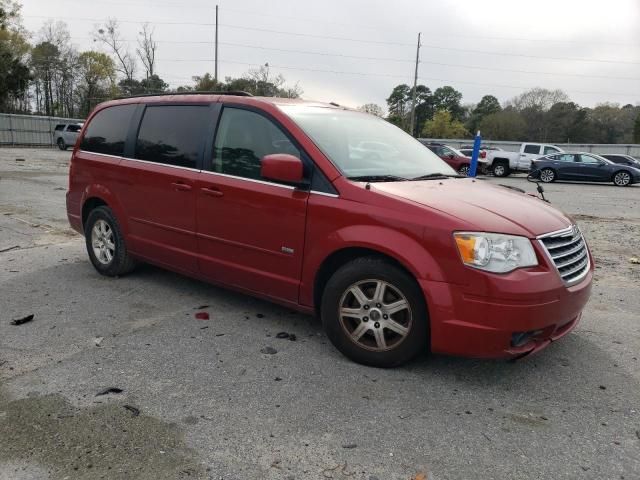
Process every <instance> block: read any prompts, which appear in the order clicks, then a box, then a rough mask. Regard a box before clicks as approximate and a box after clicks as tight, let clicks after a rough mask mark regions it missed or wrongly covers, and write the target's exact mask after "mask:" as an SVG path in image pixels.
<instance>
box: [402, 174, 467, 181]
mask: <svg viewBox="0 0 640 480" xmlns="http://www.w3.org/2000/svg"><path fill="white" fill-rule="evenodd" d="M445 178H467V177H465V176H463V175H457V174H455V175H449V174H446V173H428V174H426V175H420V176H419V177H415V178H412V179H411V180H442V179H445Z"/></svg>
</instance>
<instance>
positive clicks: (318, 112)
mask: <svg viewBox="0 0 640 480" xmlns="http://www.w3.org/2000/svg"><path fill="white" fill-rule="evenodd" d="M280 108H281V109H282V110H283V111H284V112H285V113H286V114H287V115H289V117H291V118H292V119H293V121H295V122H296V123H297V124H298V125H299V126H300V127H301V128H302V129H303V130H304V131H305V133H306V134H307V135H309V137H311V139H312V140H313V141H314V143H315V144H316V145H317V146H318V148H319V149H320V150H322V152H323V153H324V154H325V155H326V156H327V157H328V158H329V159H330V160H331V161H332V162H333V164H334V165H335V166H336V167H338V169H339V170H340V171H341V172H342V173H343V174H344V175H345V176H346V177H350V178H354V179H357V178H364V177H379V178H382V177H399V178H401V179H413V178H418V177H423V176H427V175H434V174H444V175H456V172H455V171H454V170H453V169H452V168H451V167H449V165H447V164H446V163H445V162H443V161H442V160H441V159H440V158H439V157H438V156H437V155H435V154H434V153H433V152H431V150H429V149H428V148H426V147H425V146H424V145H422V144H421V143H420V142H418V141H417V140H416V139H415V138H413V137H412V136H410V135H408V134H407V133H405V132H403V131H402V130H400V129H399V128H398V127H396V126H394V125H392V124H391V123H389V122H387V121H386V120H382V119H381V118H378V117H375V116H373V115H369V114H366V113H360V112H354V111H351V110H342V109H338V108H326V107H310V106H306V105H286V106H285V105H283V106H280Z"/></svg>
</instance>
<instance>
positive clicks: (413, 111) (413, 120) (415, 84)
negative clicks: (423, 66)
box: [410, 32, 422, 135]
mask: <svg viewBox="0 0 640 480" xmlns="http://www.w3.org/2000/svg"><path fill="white" fill-rule="evenodd" d="M420 37H422V32H420V33H418V46H417V47H416V71H415V74H414V76H413V98H412V101H411V130H410V132H411V135H413V128H414V125H415V123H416V89H417V87H418V64H419V63H420Z"/></svg>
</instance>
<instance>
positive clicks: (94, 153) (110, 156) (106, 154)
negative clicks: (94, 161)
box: [78, 149, 124, 159]
mask: <svg viewBox="0 0 640 480" xmlns="http://www.w3.org/2000/svg"><path fill="white" fill-rule="evenodd" d="M78 152H80V153H88V154H89V155H98V156H100V157H108V158H117V159H122V158H124V157H122V156H120V155H110V154H108V153H99V152H90V151H88V150H82V149H78Z"/></svg>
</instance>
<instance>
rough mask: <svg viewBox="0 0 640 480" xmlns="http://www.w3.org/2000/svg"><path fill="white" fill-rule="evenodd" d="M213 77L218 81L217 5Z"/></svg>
mask: <svg viewBox="0 0 640 480" xmlns="http://www.w3.org/2000/svg"><path fill="white" fill-rule="evenodd" d="M213 78H214V80H215V81H216V83H218V5H216V55H215V67H214V71H213Z"/></svg>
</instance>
